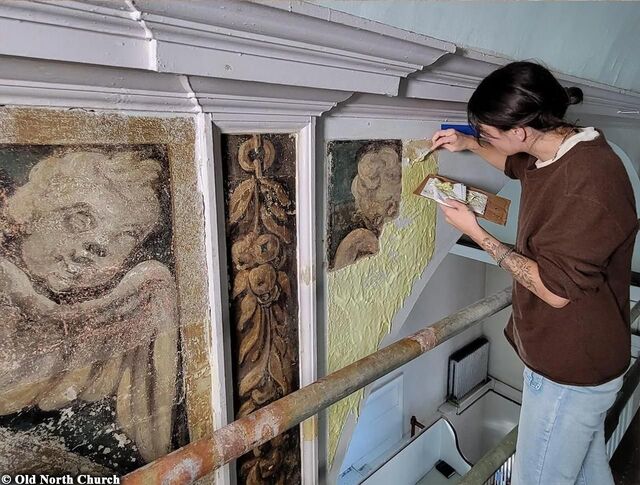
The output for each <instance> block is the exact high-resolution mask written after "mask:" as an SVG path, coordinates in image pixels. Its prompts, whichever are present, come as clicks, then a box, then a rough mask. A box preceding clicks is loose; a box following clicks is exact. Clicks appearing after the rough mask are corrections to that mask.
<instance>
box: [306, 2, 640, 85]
mask: <svg viewBox="0 0 640 485" xmlns="http://www.w3.org/2000/svg"><path fill="white" fill-rule="evenodd" d="M311 3H315V4H317V5H322V6H325V7H329V8H332V9H335V10H340V11H343V12H346V13H350V14H352V15H356V16H359V17H363V18H366V19H369V20H374V21H377V22H382V23H385V24H388V25H392V26H394V27H398V28H401V29H404V30H409V31H412V32H416V33H420V34H424V35H428V36H431V37H435V38H438V39H441V40H446V41H449V42H453V43H455V44H456V45H458V46H459V47H467V48H474V49H480V50H484V51H489V52H492V53H497V54H499V55H502V56H505V57H508V58H512V59H517V60H536V61H538V62H542V63H544V64H545V65H546V66H547V67H549V68H551V69H553V70H555V71H557V72H562V73H565V74H569V75H572V76H577V77H580V78H584V79H588V80H591V81H596V82H600V83H603V84H607V85H610V86H615V87H618V88H621V89H625V90H632V91H635V92H638V93H640V1H626V2H610V1H591V2H571V1H564V2H542V1H521V2H516V1H512V2H484V1H473V2H471V1H447V2H432V1H425V0H395V1H393V0H311Z"/></svg>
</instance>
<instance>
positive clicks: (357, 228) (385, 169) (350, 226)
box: [330, 141, 402, 269]
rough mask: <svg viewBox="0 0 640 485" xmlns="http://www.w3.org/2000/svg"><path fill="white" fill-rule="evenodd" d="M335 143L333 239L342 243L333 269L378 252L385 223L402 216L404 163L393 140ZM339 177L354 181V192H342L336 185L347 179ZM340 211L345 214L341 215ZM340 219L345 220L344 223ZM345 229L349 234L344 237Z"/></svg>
mask: <svg viewBox="0 0 640 485" xmlns="http://www.w3.org/2000/svg"><path fill="white" fill-rule="evenodd" d="M332 144H333V145H332V146H330V150H333V156H334V158H333V175H334V183H333V184H332V188H331V189H330V190H332V191H333V193H332V194H331V201H332V203H333V204H334V210H333V211H332V214H330V219H331V221H330V223H331V224H332V226H333V227H331V238H332V239H333V241H334V242H337V241H339V244H338V246H337V248H336V249H335V255H334V256H333V258H330V260H331V262H332V263H333V264H332V269H340V268H344V267H345V266H347V265H349V264H351V263H353V262H355V261H357V260H358V259H360V258H362V257H364V256H368V255H371V254H376V253H377V252H378V237H379V236H380V231H381V230H382V226H383V224H384V223H385V222H388V221H391V220H393V219H395V218H396V217H397V216H398V209H399V207H400V193H401V190H402V184H401V180H402V166H401V163H400V153H399V150H400V149H399V146H398V145H397V144H395V143H393V142H383V141H380V142H369V143H367V142H352V141H348V142H332ZM356 147H357V151H356V152H355V154H354V153H353V151H354V149H355V148H356ZM354 162H355V165H356V166H357V172H356V173H355V174H354V175H353V176H352V178H351V177H349V175H350V174H349V173H348V172H349V171H350V170H353V168H352V167H353V166H354ZM338 178H341V179H342V180H345V179H346V180H350V181H351V186H350V193H348V194H340V193H339V192H340V190H339V189H337V188H336V185H337V184H340V183H344V182H342V181H339V180H337V179H338ZM342 192H345V191H344V190H343V191H342ZM340 211H342V212H343V214H338V212H340ZM340 218H342V219H343V221H342V224H341V223H340V222H339V220H340ZM345 231H346V232H347V233H346V235H344V237H341V233H344V232H345ZM336 237H337V239H336Z"/></svg>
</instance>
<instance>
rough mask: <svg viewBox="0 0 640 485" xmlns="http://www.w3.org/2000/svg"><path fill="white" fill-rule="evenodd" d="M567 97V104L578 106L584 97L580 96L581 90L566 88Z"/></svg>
mask: <svg viewBox="0 0 640 485" xmlns="http://www.w3.org/2000/svg"><path fill="white" fill-rule="evenodd" d="M566 91H567V97H568V98H569V104H580V103H582V100H583V98H584V96H583V95H582V89H580V88H576V87H571V88H566Z"/></svg>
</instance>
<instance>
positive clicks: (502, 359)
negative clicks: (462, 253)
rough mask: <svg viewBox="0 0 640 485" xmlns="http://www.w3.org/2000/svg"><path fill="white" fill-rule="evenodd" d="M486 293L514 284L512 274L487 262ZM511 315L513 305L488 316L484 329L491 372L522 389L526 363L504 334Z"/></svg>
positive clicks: (497, 377)
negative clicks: (523, 362) (487, 341)
mask: <svg viewBox="0 0 640 485" xmlns="http://www.w3.org/2000/svg"><path fill="white" fill-rule="evenodd" d="M485 268H486V271H485V277H486V279H485V290H486V295H487V296H489V295H492V294H493V293H495V292H497V291H500V290H502V289H504V288H506V287H507V286H510V285H512V284H513V280H512V278H511V275H509V273H507V272H506V271H504V270H502V269H500V268H498V267H497V266H495V265H492V264H485ZM510 315H511V306H509V307H507V308H505V309H504V310H502V311H500V312H498V313H496V314H495V315H494V316H492V317H489V318H487V319H486V320H485V321H484V322H483V323H482V331H483V333H484V335H485V336H486V337H487V339H488V340H489V343H490V351H489V374H490V375H492V376H493V377H495V378H496V379H498V380H500V381H502V382H504V383H505V384H509V385H510V386H511V387H514V388H516V389H519V390H522V371H523V369H524V365H523V364H522V361H521V360H520V358H519V357H518V355H517V354H516V352H515V351H514V350H513V348H512V347H511V345H510V344H509V342H507V338H506V337H505V336H504V333H503V331H504V327H505V326H506V325H507V321H508V320H509V316H510Z"/></svg>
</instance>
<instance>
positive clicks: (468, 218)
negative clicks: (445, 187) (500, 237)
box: [438, 199, 482, 237]
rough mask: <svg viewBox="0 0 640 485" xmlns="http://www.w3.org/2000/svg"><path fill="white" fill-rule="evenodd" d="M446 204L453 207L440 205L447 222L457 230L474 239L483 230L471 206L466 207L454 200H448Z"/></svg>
mask: <svg viewBox="0 0 640 485" xmlns="http://www.w3.org/2000/svg"><path fill="white" fill-rule="evenodd" d="M445 202H446V203H447V204H449V205H450V206H451V207H447V206H446V205H443V204H438V205H439V206H440V208H441V209H442V212H443V213H444V215H445V219H446V221H447V222H448V223H449V224H451V225H452V226H453V227H455V228H456V229H458V230H460V231H462V232H463V233H465V234H467V235H468V236H471V237H473V236H474V235H475V234H478V232H479V231H480V230H481V229H482V228H481V227H480V225H479V224H478V220H477V219H476V215H475V213H474V212H473V211H472V210H471V208H470V207H469V206H466V205H464V204H463V203H462V202H458V201H457V200H454V199H446V200H445Z"/></svg>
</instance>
